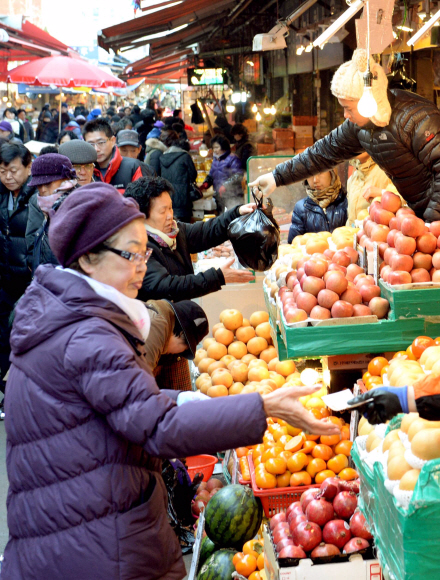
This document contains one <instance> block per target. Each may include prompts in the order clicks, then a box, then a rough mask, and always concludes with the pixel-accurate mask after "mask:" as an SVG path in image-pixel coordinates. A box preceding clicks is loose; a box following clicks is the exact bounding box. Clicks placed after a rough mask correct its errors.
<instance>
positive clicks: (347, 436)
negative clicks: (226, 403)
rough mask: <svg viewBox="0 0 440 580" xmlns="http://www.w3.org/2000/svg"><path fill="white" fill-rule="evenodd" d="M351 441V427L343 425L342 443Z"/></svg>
mask: <svg viewBox="0 0 440 580" xmlns="http://www.w3.org/2000/svg"><path fill="white" fill-rule="evenodd" d="M229 392H231V389H229ZM349 439H350V427H349V426H348V425H343V426H342V427H341V441H345V440H349Z"/></svg>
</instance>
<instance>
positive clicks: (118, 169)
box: [94, 147, 142, 193]
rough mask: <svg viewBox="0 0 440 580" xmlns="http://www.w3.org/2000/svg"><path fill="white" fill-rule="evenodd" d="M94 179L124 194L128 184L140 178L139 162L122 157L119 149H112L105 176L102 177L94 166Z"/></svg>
mask: <svg viewBox="0 0 440 580" xmlns="http://www.w3.org/2000/svg"><path fill="white" fill-rule="evenodd" d="M94 177H95V180H96V181H103V182H104V183H109V184H110V185H113V187H116V189H117V190H118V191H119V192H120V193H124V191H125V188H126V187H127V185H128V184H129V183H131V182H132V181H136V180H137V179H139V177H142V168H141V162H140V161H139V160H138V159H131V158H129V157H122V155H121V153H120V152H119V149H118V148H117V147H114V149H113V155H112V158H111V160H110V164H109V166H108V168H107V171H106V174H105V176H104V175H102V173H101V170H100V169H99V167H96V166H95V171H94Z"/></svg>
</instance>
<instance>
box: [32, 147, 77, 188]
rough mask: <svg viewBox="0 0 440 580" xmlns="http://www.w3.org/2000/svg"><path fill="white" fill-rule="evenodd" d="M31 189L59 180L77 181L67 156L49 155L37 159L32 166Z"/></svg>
mask: <svg viewBox="0 0 440 580" xmlns="http://www.w3.org/2000/svg"><path fill="white" fill-rule="evenodd" d="M31 175H32V179H31V181H30V182H29V186H30V187H35V186H38V185H45V184H47V183H52V182H53V181H57V180H58V179H76V173H75V170H74V169H73V166H72V163H71V161H70V159H69V158H68V157H66V156H65V155H60V154H59V153H47V154H46V155H41V156H40V157H37V159H35V161H34V162H33V163H32V166H31Z"/></svg>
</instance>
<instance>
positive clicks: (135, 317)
mask: <svg viewBox="0 0 440 580" xmlns="http://www.w3.org/2000/svg"><path fill="white" fill-rule="evenodd" d="M49 240H50V244H51V247H52V250H53V252H54V254H55V256H56V257H57V259H58V261H59V263H60V264H61V266H54V265H43V266H40V267H39V268H38V269H37V271H36V274H35V277H34V279H33V281H32V283H31V285H30V286H29V288H28V290H27V291H26V293H25V295H24V296H23V298H22V299H21V300H20V302H19V303H18V305H17V308H16V315H15V321H14V325H13V329H12V334H11V348H12V355H11V368H10V373H9V378H8V388H7V393H6V421H5V423H6V431H7V469H8V476H9V492H8V500H7V505H8V525H9V534H10V537H9V542H8V544H7V546H6V550H5V560H4V563H3V569H2V580H43V579H44V580H141V579H145V580H156V579H165V578H166V579H167V580H179V579H181V578H183V577H184V576H185V568H184V565H183V561H182V557H181V551H180V546H179V543H178V541H177V538H176V536H175V535H174V532H173V530H172V528H171V527H170V525H169V524H168V521H167V511H166V491H165V487H164V483H163V481H162V478H161V477H160V471H159V470H160V458H174V457H185V456H187V455H195V454H198V453H213V452H216V451H217V450H220V449H227V448H233V447H238V446H240V445H250V444H254V443H258V442H259V441H261V439H262V436H263V433H264V430H265V428H266V417H267V416H276V417H280V418H283V419H285V420H286V421H288V422H289V423H291V424H295V425H298V426H301V427H302V428H304V429H308V430H309V431H313V432H314V433H326V434H330V433H334V432H335V431H336V432H337V431H338V429H337V428H336V427H335V426H334V425H333V424H332V423H325V422H320V421H317V420H316V419H315V418H314V417H313V415H311V414H310V413H309V412H307V411H306V410H305V409H304V408H303V407H302V405H301V403H299V402H298V401H297V397H299V396H300V395H306V394H309V393H311V392H312V391H314V390H315V389H314V388H309V389H307V388H305V387H303V388H302V389H297V388H285V389H278V390H277V391H274V392H273V393H271V394H269V395H265V396H263V397H262V396H260V395H259V394H256V393H255V394H254V393H252V394H248V395H239V396H236V397H225V398H223V399H209V400H197V401H190V402H187V403H186V404H179V403H182V402H185V399H184V400H183V401H182V400H181V398H182V396H184V397H186V398H188V396H189V395H191V393H183V394H180V393H179V392H178V391H166V390H162V391H160V390H159V389H158V388H157V386H156V383H155V381H154V378H153V376H152V375H151V374H150V371H149V367H148V365H147V364H146V361H145V359H144V344H145V341H147V340H148V333H149V320H150V319H149V316H148V313H147V310H146V307H145V305H144V304H143V303H142V302H140V301H138V300H135V298H136V296H137V293H138V290H139V289H140V288H141V286H142V280H143V278H144V275H145V271H146V262H147V260H148V257H149V251H148V250H147V233H146V229H145V225H144V215H143V214H142V213H140V211H139V208H138V205H137V204H136V202H135V201H134V200H132V199H130V198H124V197H122V196H121V195H120V194H119V193H118V192H117V190H116V189H114V188H113V187H112V186H111V185H108V184H105V183H99V182H98V183H91V184H89V185H85V186H83V187H81V188H79V189H77V190H76V191H74V192H73V193H71V195H69V197H68V198H67V199H66V200H65V201H64V203H63V205H62V206H61V207H60V209H59V210H58V211H57V213H56V214H55V215H54V216H53V218H52V220H51V227H50V231H49ZM194 397H197V394H196V393H194Z"/></svg>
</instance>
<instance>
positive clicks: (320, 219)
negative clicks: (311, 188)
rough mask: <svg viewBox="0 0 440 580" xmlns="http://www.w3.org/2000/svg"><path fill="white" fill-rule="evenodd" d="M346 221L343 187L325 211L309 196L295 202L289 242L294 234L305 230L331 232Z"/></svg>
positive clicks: (297, 234)
mask: <svg viewBox="0 0 440 580" xmlns="http://www.w3.org/2000/svg"><path fill="white" fill-rule="evenodd" d="M346 221H347V194H346V192H345V190H344V189H343V188H341V191H340V192H339V195H338V197H337V198H336V199H335V201H334V202H333V203H331V204H330V205H329V206H327V208H326V211H325V212H324V210H323V209H322V208H321V207H319V205H318V204H317V203H315V202H314V201H313V200H312V199H310V197H306V198H304V199H300V200H299V201H297V202H296V204H295V207H294V208H293V212H292V224H291V226H290V229H289V237H288V242H289V244H290V243H291V242H292V240H293V238H294V237H295V236H300V235H302V234H305V233H307V232H332V231H333V230H334V229H336V228H340V227H342V226H345V223H346Z"/></svg>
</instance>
